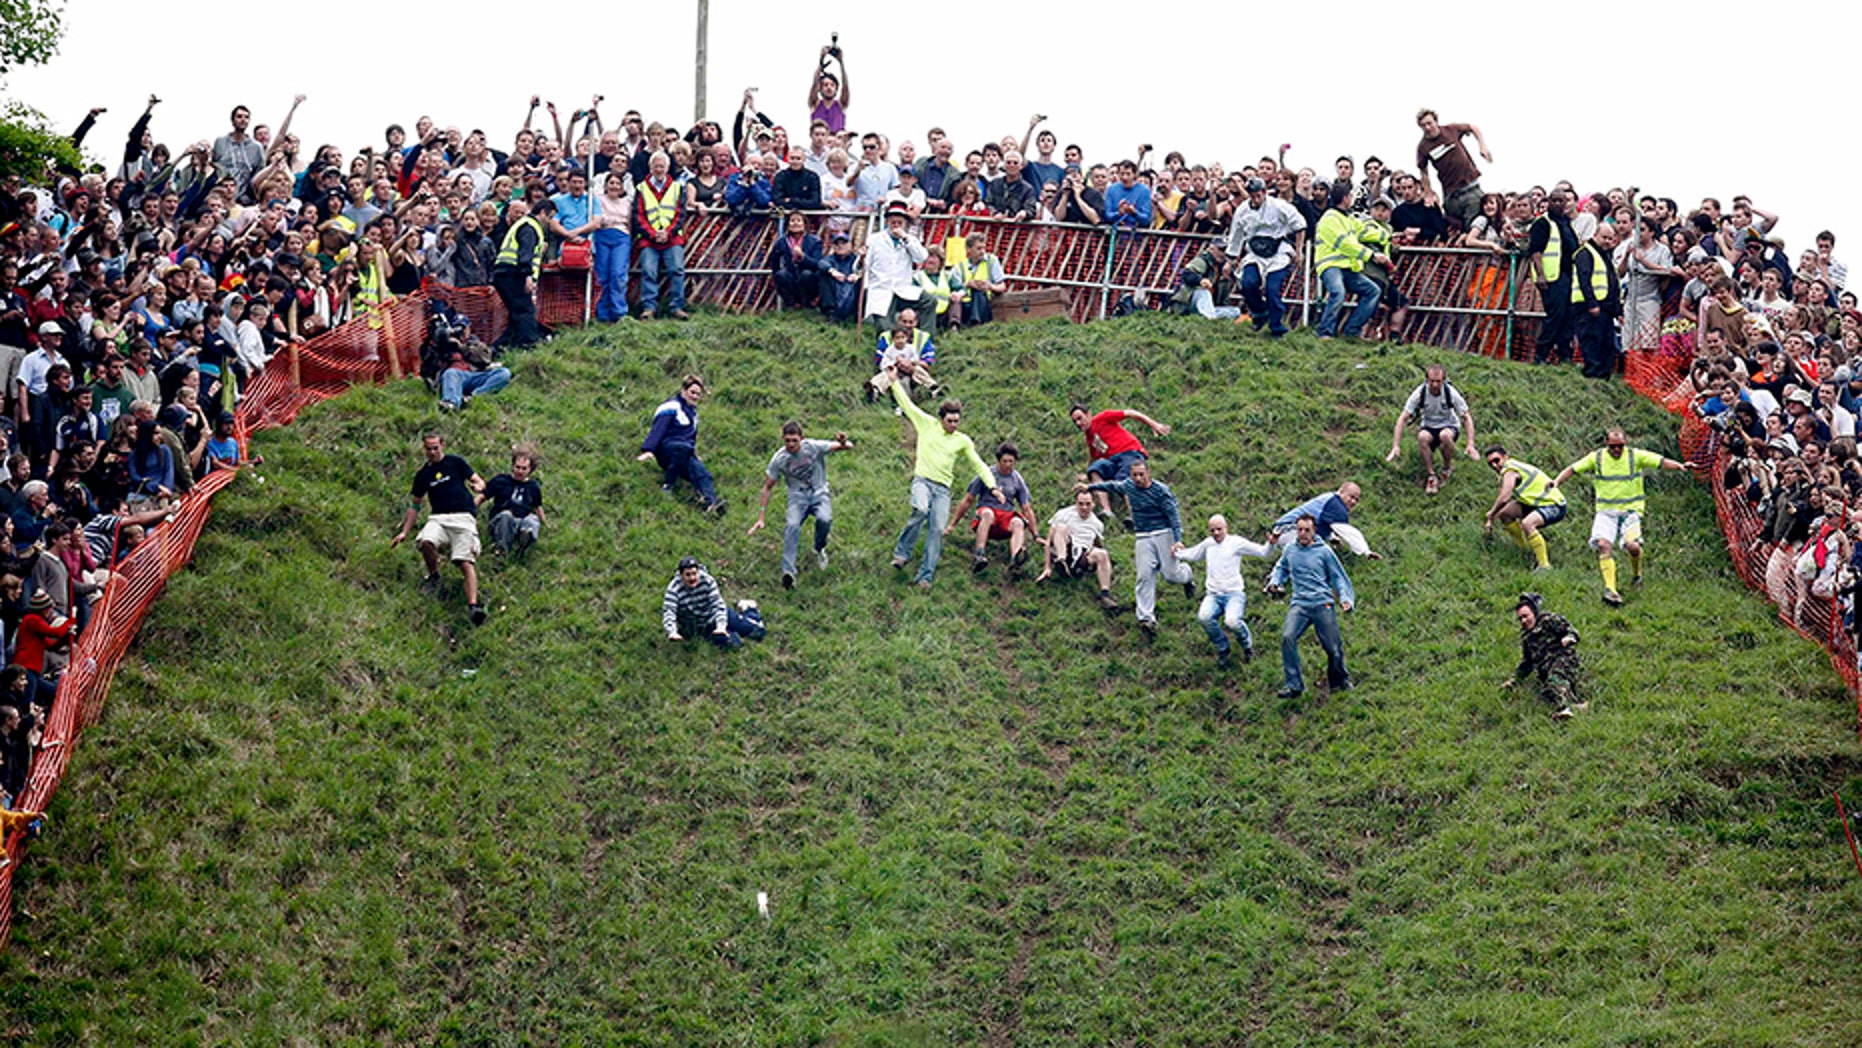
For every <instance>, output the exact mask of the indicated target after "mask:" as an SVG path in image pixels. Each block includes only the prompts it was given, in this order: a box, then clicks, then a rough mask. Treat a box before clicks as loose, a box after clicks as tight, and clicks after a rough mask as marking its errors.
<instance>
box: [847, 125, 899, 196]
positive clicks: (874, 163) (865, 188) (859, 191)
mask: <svg viewBox="0 0 1862 1048" xmlns="http://www.w3.org/2000/svg"><path fill="white" fill-rule="evenodd" d="M898 184H899V169H898V168H896V167H894V166H892V162H891V161H889V160H887V159H886V158H885V153H883V152H881V151H880V146H879V136H878V135H875V134H872V133H871V132H868V133H867V134H866V135H864V136H862V137H861V139H860V170H859V173H857V174H855V175H854V176H853V203H854V207H855V209H856V210H859V211H872V210H874V209H876V208H877V207H878V206H879V202H880V201H881V200H882V199H884V198H885V196H886V192H887V191H888V190H890V189H892V188H893V187H895V186H897V185H898Z"/></svg>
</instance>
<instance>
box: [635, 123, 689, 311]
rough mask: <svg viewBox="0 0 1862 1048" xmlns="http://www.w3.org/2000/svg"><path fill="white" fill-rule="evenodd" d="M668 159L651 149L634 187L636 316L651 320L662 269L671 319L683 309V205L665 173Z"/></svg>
mask: <svg viewBox="0 0 1862 1048" xmlns="http://www.w3.org/2000/svg"><path fill="white" fill-rule="evenodd" d="M671 167H672V160H671V158H669V157H668V156H667V155H666V154H665V152H663V151H660V152H655V153H654V154H653V156H652V158H651V159H649V160H648V161H647V178H646V180H645V181H644V182H636V183H635V186H634V200H635V205H634V235H635V237H636V241H637V242H636V244H635V245H634V248H635V253H636V254H637V255H638V256H639V259H640V319H642V320H652V319H653V316H654V314H655V313H656V312H657V310H658V309H659V281H660V276H661V274H662V272H663V273H664V275H665V276H666V278H667V281H668V283H669V284H670V285H671V288H670V292H669V295H668V302H667V304H668V305H670V306H671V307H672V317H673V319H674V320H689V319H691V314H689V313H687V312H686V311H685V228H684V227H685V205H684V200H683V199H682V196H681V193H680V190H679V185H678V183H676V182H674V181H673V180H672V176H671V174H670V173H669V172H670V170H671Z"/></svg>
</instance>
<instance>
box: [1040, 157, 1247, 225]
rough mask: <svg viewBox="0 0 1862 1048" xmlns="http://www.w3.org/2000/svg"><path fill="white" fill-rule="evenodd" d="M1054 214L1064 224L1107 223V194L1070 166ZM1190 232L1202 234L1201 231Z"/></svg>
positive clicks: (1095, 169) (1063, 180)
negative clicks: (1089, 183) (1090, 183)
mask: <svg viewBox="0 0 1862 1048" xmlns="http://www.w3.org/2000/svg"><path fill="white" fill-rule="evenodd" d="M1093 170H1094V171H1095V172H1099V171H1102V170H1103V169H1102V168H1099V167H1095V168H1094V169H1093ZM1054 213H1055V215H1056V216H1058V218H1059V220H1060V221H1062V222H1070V223H1074V224H1076V225H1090V226H1096V225H1099V224H1101V223H1102V222H1104V221H1105V215H1106V198H1105V194H1104V192H1102V191H1101V190H1099V189H1098V188H1096V187H1094V186H1091V185H1088V184H1087V182H1086V180H1085V179H1083V178H1082V177H1081V176H1080V170H1079V168H1077V167H1073V166H1069V167H1068V168H1067V172H1066V175H1065V176H1064V177H1062V179H1061V182H1060V203H1059V204H1058V205H1057V206H1056V207H1055V208H1054ZM1211 228H1213V227H1211ZM1188 231H1189V232H1192V233H1194V232H1202V230H1199V229H1190V230H1188Z"/></svg>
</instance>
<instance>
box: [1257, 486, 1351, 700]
mask: <svg viewBox="0 0 1862 1048" xmlns="http://www.w3.org/2000/svg"><path fill="white" fill-rule="evenodd" d="M1318 523H1319V522H1318V521H1317V520H1316V519H1314V517H1313V516H1312V515H1311V514H1306V515H1304V516H1302V517H1300V519H1299V521H1298V522H1297V523H1296V524H1295V525H1294V531H1293V533H1294V536H1295V541H1294V542H1293V544H1292V545H1290V546H1287V547H1286V548H1285V550H1284V551H1283V552H1282V553H1281V554H1280V560H1279V562H1278V563H1276V564H1275V565H1274V574H1273V576H1272V578H1271V579H1270V580H1269V581H1268V584H1267V591H1268V592H1269V593H1271V594H1274V595H1279V594H1281V593H1284V592H1286V591H1287V589H1288V587H1291V588H1292V590H1293V599H1292V602H1291V604H1290V605H1289V606H1288V607H1287V620H1286V623H1285V625H1283V626H1281V628H1280V667H1281V672H1282V673H1283V674H1284V676H1285V683H1284V685H1283V686H1282V687H1281V689H1280V691H1279V692H1278V693H1277V694H1278V697H1280V698H1283V699H1296V698H1299V697H1300V695H1301V694H1303V693H1304V692H1305V690H1306V680H1305V678H1304V677H1303V676H1301V674H1300V637H1301V635H1303V634H1304V633H1305V632H1306V631H1307V630H1308V629H1311V630H1314V631H1316V632H1317V633H1318V634H1319V646H1320V647H1322V648H1324V649H1325V678H1326V684H1327V686H1328V687H1329V688H1330V689H1331V690H1332V691H1350V690H1351V673H1350V672H1349V671H1348V670H1347V669H1346V668H1345V644H1344V641H1343V639H1342V638H1340V637H1339V635H1338V613H1339V612H1341V611H1344V612H1349V611H1350V610H1351V609H1352V607H1353V606H1354V605H1355V604H1356V603H1357V600H1358V596H1357V593H1356V592H1355V591H1353V590H1352V588H1351V579H1350V578H1349V577H1347V576H1346V575H1345V566H1344V565H1343V564H1340V563H1339V562H1338V555H1337V554H1335V553H1333V552H1332V547H1330V546H1327V545H1326V544H1325V543H1323V542H1320V541H1319V533H1318ZM1335 604H1336V607H1334V605H1335Z"/></svg>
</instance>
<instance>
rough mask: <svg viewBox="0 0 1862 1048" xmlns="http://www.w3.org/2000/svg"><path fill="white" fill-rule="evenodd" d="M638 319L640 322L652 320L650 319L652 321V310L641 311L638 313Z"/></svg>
mask: <svg viewBox="0 0 1862 1048" xmlns="http://www.w3.org/2000/svg"><path fill="white" fill-rule="evenodd" d="M640 319H641V320H652V319H653V311H652V310H650V309H647V310H642V311H641V313H640Z"/></svg>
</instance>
